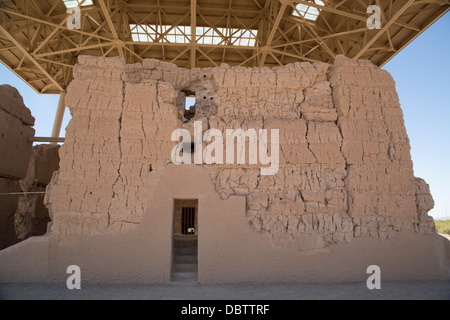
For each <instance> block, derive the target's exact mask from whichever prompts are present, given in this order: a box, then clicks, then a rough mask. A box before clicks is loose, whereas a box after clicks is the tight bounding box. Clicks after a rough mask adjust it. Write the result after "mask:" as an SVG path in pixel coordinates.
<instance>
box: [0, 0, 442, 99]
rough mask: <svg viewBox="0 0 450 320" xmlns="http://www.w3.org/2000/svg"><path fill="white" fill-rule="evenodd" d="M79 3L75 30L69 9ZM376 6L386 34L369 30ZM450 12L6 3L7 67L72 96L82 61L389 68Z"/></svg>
mask: <svg viewBox="0 0 450 320" xmlns="http://www.w3.org/2000/svg"><path fill="white" fill-rule="evenodd" d="M77 3H79V4H80V5H81V15H80V20H79V22H80V24H79V26H80V29H73V28H72V26H70V25H69V24H68V22H67V21H68V20H69V22H72V23H73V22H77V21H76V20H73V18H74V17H75V15H74V14H73V13H72V12H69V13H67V10H68V8H71V7H73V6H74V5H76V4H77ZM373 4H376V5H378V6H379V7H380V8H381V18H382V20H381V28H380V29H373V30H369V29H368V28H367V26H366V21H367V19H368V17H369V16H370V14H368V13H367V8H368V7H369V6H370V5H373ZM449 7H450V5H449V1H448V0H434V1H433V0H322V1H319V0H309V1H301V0H298V1H292V0H73V1H68V0H0V61H1V62H2V63H3V64H5V65H6V66H8V67H9V68H10V69H11V70H12V71H13V72H15V73H16V74H17V75H18V76H19V77H21V78H22V79H23V80H24V81H25V82H27V83H28V84H29V85H30V86H31V87H33V88H34V89H35V90H36V91H37V92H39V93H48V94H55V93H57V94H59V93H61V92H62V91H64V90H65V89H66V87H67V85H68V84H69V83H70V81H71V79H72V68H73V65H74V64H75V63H76V61H77V56H78V55H94V56H106V57H111V56H119V55H120V56H122V57H124V58H125V60H126V61H127V63H136V62H140V61H142V60H143V59H145V58H156V59H160V60H163V61H169V62H173V63H175V64H177V65H178V66H180V67H185V68H194V67H209V66H217V65H220V64H221V63H227V64H229V65H241V66H249V67H255V66H256V67H257V66H277V65H284V64H287V63H291V62H296V61H310V62H316V61H324V62H328V63H332V62H333V61H334V58H335V56H336V55H338V54H345V55H346V56H348V57H351V58H363V59H370V60H371V61H372V62H373V63H374V64H376V65H378V66H382V65H383V64H384V63H386V62H387V61H388V60H389V59H391V58H392V57H393V56H394V55H395V54H396V53H398V52H399V51H400V50H402V49H403V48H404V47H405V46H406V45H407V44H408V43H409V42H411V41H412V40H413V39H414V38H416V37H417V36H418V35H419V34H420V33H421V32H422V31H424V30H425V29H426V28H428V27H429V26H430V25H431V24H432V23H433V22H435V21H436V20H437V19H438V18H439V17H441V16H442V15H444V14H445V13H446V12H447V11H448V10H449ZM71 10H72V9H71ZM75 14H76V13H75ZM70 19H71V20H70Z"/></svg>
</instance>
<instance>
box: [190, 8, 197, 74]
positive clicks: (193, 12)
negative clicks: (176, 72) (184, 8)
mask: <svg viewBox="0 0 450 320" xmlns="http://www.w3.org/2000/svg"><path fill="white" fill-rule="evenodd" d="M197 47H198V45H197V0H191V57H190V61H191V69H194V68H195V66H196V63H195V62H196V60H197Z"/></svg>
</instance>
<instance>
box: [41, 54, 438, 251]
mask: <svg viewBox="0 0 450 320" xmlns="http://www.w3.org/2000/svg"><path fill="white" fill-rule="evenodd" d="M74 78H75V79H74V80H73V81H72V83H71V84H70V86H69V89H68V94H67V96H66V103H67V105H68V106H69V108H70V110H71V113H72V120H71V122H70V124H69V126H68V127H67V129H66V141H65V144H64V145H63V147H62V148H61V150H60V157H61V162H60V171H59V173H58V174H55V176H54V177H53V180H52V182H51V184H50V185H49V187H48V188H47V191H48V192H47V196H46V202H47V205H48V207H49V208H50V211H51V216H52V221H53V226H52V236H53V237H54V238H55V239H57V241H61V242H63V241H64V240H65V239H71V238H79V237H81V236H84V235H99V234H104V233H123V232H127V231H132V230H133V229H134V228H136V227H137V226H139V225H140V223H141V221H142V219H143V217H144V216H145V214H146V212H148V211H149V210H150V208H151V207H152V203H151V201H150V199H151V195H152V194H153V193H154V191H155V190H154V189H155V187H156V186H157V185H158V183H159V181H160V177H161V172H162V169H164V168H165V167H166V166H167V165H169V164H170V163H171V162H172V160H171V152H172V149H173V147H174V146H175V145H176V144H177V142H172V141H171V135H172V132H173V131H174V130H175V129H177V128H185V129H187V130H190V132H193V123H194V121H202V125H203V132H204V131H205V130H207V129H210V128H214V129H219V130H220V131H221V132H222V133H223V134H224V136H225V130H226V129H237V128H242V129H244V130H247V129H248V128H253V129H256V130H258V129H278V130H279V150H280V158H279V162H280V163H279V170H278V172H277V174H275V175H272V176H270V175H266V176H264V175H261V174H260V169H259V168H258V167H255V166H254V165H237V164H231V165H230V164H228V165H227V164H219V165H218V164H214V165H205V164H202V165H201V166H202V168H203V169H204V170H207V171H208V173H209V176H210V178H211V181H212V183H213V185H214V186H215V190H216V192H217V194H218V195H219V196H220V198H221V199H228V198H229V197H230V196H240V197H244V198H245V200H246V209H245V212H242V213H241V214H242V215H243V216H245V219H246V221H247V224H248V227H249V228H251V229H253V230H254V232H257V233H258V232H259V233H265V234H267V235H268V237H269V239H270V240H271V241H272V242H273V243H274V244H275V245H276V246H279V247H288V248H295V249H299V250H316V249H321V248H325V247H327V246H329V245H330V244H333V243H339V242H350V241H351V240H352V239H353V238H354V237H361V236H365V235H369V236H371V237H373V238H377V239H382V240H385V239H392V238H395V236H396V234H397V233H398V232H399V231H400V230H410V231H413V232H418V233H432V232H433V220H432V218H430V217H429V216H428V215H427V212H428V211H429V210H430V209H431V208H432V207H433V200H432V198H431V195H430V193H429V189H428V186H427V184H426V183H425V182H424V181H423V180H421V179H418V178H415V177H414V175H413V170H412V162H411V156H410V147H409V141H408V137H407V135H406V130H405V126H404V122H403V115H402V111H401V108H400V104H399V101H398V96H397V94H396V91H395V84H394V81H393V80H392V77H391V76H390V75H389V74H388V73H387V72H386V71H384V70H380V69H379V68H377V67H375V66H373V65H372V64H370V62H367V61H353V60H350V59H347V58H345V57H343V56H338V57H337V59H336V62H335V64H334V65H333V66H329V65H327V64H323V63H318V64H311V63H295V64H290V65H287V66H282V67H277V68H273V69H270V68H244V67H230V66H228V65H221V66H220V67H215V68H207V69H193V70H186V69H181V68H178V67H176V66H175V65H173V64H170V63H165V62H160V61H157V60H144V61H143V62H142V63H139V64H135V65H126V64H125V63H124V62H123V60H121V59H120V58H96V57H88V56H80V57H79V63H78V64H77V65H76V66H75V68H74ZM190 93H195V96H196V106H195V117H194V118H193V119H191V120H190V121H187V120H186V119H185V118H184V116H183V114H184V101H185V97H186V95H189V94H190ZM183 166H186V170H189V166H193V165H183ZM173 183H177V184H179V183H183V181H173ZM153 212H154V211H153ZM170 214H172V213H170Z"/></svg>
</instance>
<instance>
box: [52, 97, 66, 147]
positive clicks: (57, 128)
mask: <svg viewBox="0 0 450 320" xmlns="http://www.w3.org/2000/svg"><path fill="white" fill-rule="evenodd" d="M65 110H66V92H65V91H63V92H61V94H60V96H59V103H58V109H56V115H55V121H54V123H53V130H52V136H51V137H52V138H59V134H60V132H61V126H62V122H63V118H64V112H65ZM52 144H56V142H52Z"/></svg>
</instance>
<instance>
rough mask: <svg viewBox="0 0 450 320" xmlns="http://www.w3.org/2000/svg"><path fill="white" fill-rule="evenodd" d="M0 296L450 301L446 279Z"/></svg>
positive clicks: (93, 288)
mask: <svg viewBox="0 0 450 320" xmlns="http://www.w3.org/2000/svg"><path fill="white" fill-rule="evenodd" d="M0 299H2V300H29V299H33V300H92V299H100V300H323V299H326V300H344V299H345V300H380V299H383V300H391V299H395V300H417V299H419V300H450V280H448V281H384V282H383V281H382V283H381V289H380V290H369V289H367V287H366V283H334V284H329V283H328V284H299V283H295V284H292V283H284V284H281V283H278V284H226V285H225V284H224V285H217V284H214V285H206V284H201V285H197V284H166V285H145V284H82V285H81V290H69V289H67V287H66V284H65V283H63V284H57V283H52V284H42V283H22V284H21V283H11V284H0Z"/></svg>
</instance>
